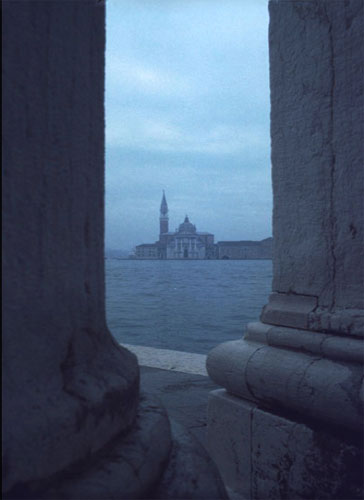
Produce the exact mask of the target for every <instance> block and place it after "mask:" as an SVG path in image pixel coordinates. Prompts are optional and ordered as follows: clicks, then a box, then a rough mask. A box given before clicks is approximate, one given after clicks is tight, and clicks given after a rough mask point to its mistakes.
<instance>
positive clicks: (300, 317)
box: [260, 293, 317, 329]
mask: <svg viewBox="0 0 364 500" xmlns="http://www.w3.org/2000/svg"><path fill="white" fill-rule="evenodd" d="M316 307H317V297H313V296H312V297H311V296H306V295H296V294H285V293H272V294H271V295H270V297H269V303H268V304H267V305H266V306H264V308H263V311H262V314H261V318H260V319H261V321H262V322H263V323H268V324H271V325H282V326H289V327H292V328H303V329H305V328H306V329H307V328H308V318H309V314H310V313H311V312H312V311H314V310H315V309H316Z"/></svg>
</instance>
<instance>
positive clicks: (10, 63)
mask: <svg viewBox="0 0 364 500" xmlns="http://www.w3.org/2000/svg"><path fill="white" fill-rule="evenodd" d="M2 10H3V109H4V119H3V166H4V168H3V181H4V190H3V228H4V229H3V231H4V253H3V273H4V281H3V282H4V303H3V312H4V321H3V326H4V335H3V347H4V365H3V366H4V374H5V377H4V385H3V390H4V402H5V404H4V443H3V452H4V460H3V467H4V477H5V490H6V489H8V488H10V487H11V486H13V485H14V484H16V483H19V482H26V481H30V480H35V479H41V478H44V477H46V476H49V475H51V474H53V473H55V472H57V471H59V470H60V469H62V468H63V467H65V466H66V465H68V464H69V463H72V462H74V461H75V460H78V459H81V458H83V457H84V456H85V455H86V454H87V453H89V452H91V451H93V450H95V449H97V448H100V446H102V445H103V444H104V443H105V442H106V441H107V440H109V439H110V437H112V436H113V435H115V434H116V433H118V432H119V431H120V430H122V429H123V428H125V427H126V426H128V425H130V423H131V422H132V420H133V418H134V414H135V408H136V400H137V396H138V391H137V386H138V369H137V365H136V361H135V358H134V356H133V355H132V354H131V353H129V352H128V351H126V350H123V349H121V348H119V347H117V345H116V343H114V341H113V339H112V337H111V336H110V334H109V332H108V331H107V329H106V325H105V316H104V270H103V267H104V256H103V231H104V227H103V224H104V222H103V217H104V196H103V187H104V186H103V184H104V179H103V175H104V172H103V170H104V110H103V98H104V95H103V94H104V36H105V33H104V31H105V29H104V7H103V6H101V4H100V2H96V1H94V0H82V1H59V0H54V1H51V2H48V1H35V0H32V1H31V2H29V1H16V2H4V3H3V5H2Z"/></svg>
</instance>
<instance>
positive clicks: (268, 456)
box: [208, 390, 363, 500]
mask: <svg viewBox="0 0 364 500" xmlns="http://www.w3.org/2000/svg"><path fill="white" fill-rule="evenodd" d="M224 422H226V425H224ZM208 436H209V450H210V453H211V456H212V457H213V459H214V460H215V461H216V463H217V465H218V466H219V470H220V472H221V474H222V477H223V479H224V481H225V483H226V484H227V486H228V487H229V488H231V489H232V490H233V491H235V492H236V496H237V498H243V499H246V500H249V499H251V498H264V499H271V500H276V499H278V498H287V499H288V498H289V499H313V498H317V499H327V500H332V499H333V498H335V499H345V500H347V499H349V498H350V499H351V500H353V499H359V498H361V492H362V467H363V454H362V450H361V449H360V442H358V441H357V440H356V441H355V438H354V440H353V439H352V437H349V436H347V437H345V436H344V435H343V434H342V432H341V431H340V430H339V429H337V430H336V431H335V430H329V429H325V428H324V427H318V428H317V427H312V426H310V425H307V424H305V423H299V422H297V421H294V420H292V419H289V418H287V417H284V416H279V415H276V414H274V413H270V412H269V411H266V410H262V409H259V408H258V407H257V406H256V405H254V404H253V403H250V402H248V401H244V400H242V399H240V398H237V397H235V396H232V395H230V394H228V393H226V392H225V391H223V390H218V391H214V392H212V393H211V395H210V402H209V434H208Z"/></svg>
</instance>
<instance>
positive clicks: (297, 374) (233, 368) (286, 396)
mask: <svg viewBox="0 0 364 500" xmlns="http://www.w3.org/2000/svg"><path fill="white" fill-rule="evenodd" d="M207 371H208V373H209V375H210V377H211V378H212V380H213V381H214V382H216V383H217V384H218V385H220V386H222V387H224V388H225V389H227V390H228V391H229V393H231V394H234V395H236V396H241V397H243V398H244V399H248V400H251V401H255V402H256V401H259V402H262V403H264V404H265V405H266V406H268V407H270V408H273V409H274V408H277V409H279V408H284V409H286V410H290V411H295V412H298V413H300V414H301V415H302V416H305V417H306V418H307V417H309V418H312V419H317V420H321V421H323V422H327V423H328V424H332V425H340V426H343V427H345V428H347V429H351V430H357V431H359V432H360V431H361V430H362V426H363V407H362V405H361V404H360V402H359V400H360V391H361V387H362V386H361V384H362V380H363V366H362V365H361V364H360V363H355V364H354V363H344V362H334V361H331V360H329V359H325V358H323V357H321V356H319V355H316V356H315V355H310V354H307V353H302V352H295V351H291V350H287V349H279V348H276V347H273V346H269V345H266V344H261V343H258V342H251V341H247V340H233V341H230V342H225V343H223V344H220V345H219V346H217V347H215V348H214V349H213V350H212V351H211V352H210V354H209V356H208V358H207ZM337 408H340V412H338V411H336V409H337Z"/></svg>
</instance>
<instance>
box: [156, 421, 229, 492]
mask: <svg viewBox="0 0 364 500" xmlns="http://www.w3.org/2000/svg"><path fill="white" fill-rule="evenodd" d="M171 429H172V437H173V445H172V450H171V453H170V456H169V462H168V464H167V467H166V469H165V471H164V473H163V476H162V477H161V480H160V483H159V485H158V487H157V489H156V491H155V492H154V493H153V494H152V496H151V497H149V498H153V499H156V500H166V499H170V500H186V499H187V498H188V499H189V500H228V497H227V494H226V490H225V486H224V483H223V482H222V480H221V477H220V474H219V471H218V469H217V467H216V465H215V463H214V462H213V460H212V459H211V457H210V456H209V455H208V453H207V452H206V451H205V449H204V448H203V447H202V446H201V444H200V443H199V442H198V440H197V439H195V438H194V437H193V436H192V434H191V433H190V432H189V431H187V430H186V428H185V427H184V426H182V425H181V424H178V423H177V422H176V421H173V420H171Z"/></svg>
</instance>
